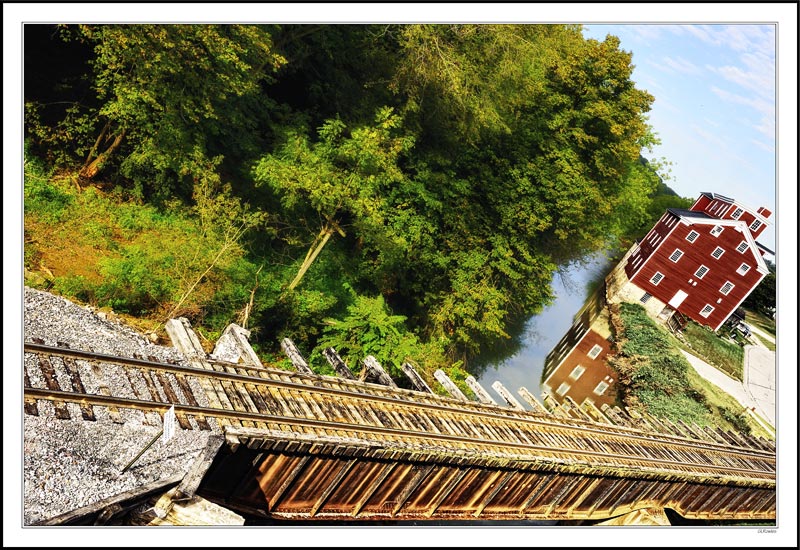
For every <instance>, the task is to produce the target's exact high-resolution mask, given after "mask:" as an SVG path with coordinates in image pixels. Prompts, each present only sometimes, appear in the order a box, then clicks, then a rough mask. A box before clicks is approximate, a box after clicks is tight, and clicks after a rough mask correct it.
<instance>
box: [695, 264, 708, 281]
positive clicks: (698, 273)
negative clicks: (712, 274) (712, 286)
mask: <svg viewBox="0 0 800 550" xmlns="http://www.w3.org/2000/svg"><path fill="white" fill-rule="evenodd" d="M703 270H705V271H703ZM708 272H709V269H708V267H706V266H704V265H703V264H700V267H698V268H697V271H695V272H694V276H695V277H697V278H698V279H702V278H703V277H705V276H706V275H707V274H708Z"/></svg>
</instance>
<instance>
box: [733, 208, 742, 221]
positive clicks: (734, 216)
mask: <svg viewBox="0 0 800 550" xmlns="http://www.w3.org/2000/svg"><path fill="white" fill-rule="evenodd" d="M731 206H733V205H731ZM737 214H738V215H737ZM742 214H744V208H742V207H741V206H737V207H736V209H735V210H734V211H733V213H732V214H731V219H733V220H738V219H739V218H741V217H742Z"/></svg>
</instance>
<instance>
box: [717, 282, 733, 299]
mask: <svg viewBox="0 0 800 550" xmlns="http://www.w3.org/2000/svg"><path fill="white" fill-rule="evenodd" d="M734 286H736V285H734V284H733V283H732V282H730V281H725V284H724V285H722V288H720V289H719V291H720V292H721V293H722V294H724V295H725V296H727V295H728V293H729V292H730V291H731V290H733V287H734Z"/></svg>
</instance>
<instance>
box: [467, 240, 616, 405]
mask: <svg viewBox="0 0 800 550" xmlns="http://www.w3.org/2000/svg"><path fill="white" fill-rule="evenodd" d="M613 264H614V262H612V261H611V260H609V259H608V258H607V257H606V256H605V255H604V254H603V253H597V254H594V255H592V256H590V257H588V258H587V259H586V261H584V262H583V263H575V264H572V265H570V266H569V267H568V268H567V269H566V270H565V272H564V273H563V274H556V275H555V277H554V278H553V283H552V285H553V292H554V293H555V295H556V300H555V302H554V303H553V305H551V306H550V307H548V308H546V309H545V310H543V311H542V312H541V313H540V314H538V315H534V316H532V317H530V318H529V319H528V320H527V321H526V322H525V323H524V325H523V326H521V327H518V334H516V335H515V341H512V342H510V343H509V345H508V346H507V349H506V350H505V353H506V357H505V358H499V359H498V358H494V359H488V360H484V361H482V362H479V364H478V365H476V366H475V368H474V369H472V368H471V369H470V370H471V371H473V372H480V375H475V378H476V379H477V380H478V382H480V384H481V386H483V387H484V388H485V389H486V391H488V392H489V394H490V395H491V396H492V397H493V398H494V399H495V401H497V402H498V403H499V404H504V403H503V401H502V399H501V398H500V397H499V396H498V395H497V393H496V392H495V391H494V390H493V389H492V384H493V383H494V382H495V381H499V382H500V383H501V384H503V386H505V387H506V389H508V390H509V391H510V392H511V393H512V394H513V395H514V397H516V398H517V399H518V400H519V401H520V403H523V404H525V402H524V401H523V400H522V399H521V398H520V397H519V394H517V390H518V389H519V388H520V387H525V388H528V390H529V391H530V392H531V393H533V394H534V395H535V396H537V397H541V378H542V371H543V370H544V360H545V358H546V357H547V354H548V353H550V350H552V349H553V347H554V346H555V345H556V344H557V343H558V341H559V340H560V339H561V338H562V337H563V336H564V334H565V333H566V332H567V330H569V327H570V326H571V325H572V320H573V316H574V315H575V314H576V313H577V312H578V310H580V308H581V307H582V306H583V304H584V302H585V301H586V298H587V297H588V296H589V294H590V293H591V292H592V290H594V288H595V286H594V284H595V283H596V282H597V281H599V280H601V279H602V278H603V277H605V275H606V274H607V273H608V270H609V269H610V268H611V267H612V265H613ZM515 348H516V349H515ZM503 353H504V352H503V350H499V351H498V354H499V355H503Z"/></svg>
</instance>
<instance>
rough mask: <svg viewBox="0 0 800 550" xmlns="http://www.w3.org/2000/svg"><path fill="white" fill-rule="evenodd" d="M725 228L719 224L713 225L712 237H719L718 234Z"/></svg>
mask: <svg viewBox="0 0 800 550" xmlns="http://www.w3.org/2000/svg"><path fill="white" fill-rule="evenodd" d="M723 229H725V228H724V227H722V226H721V225H715V226H714V228H713V229H712V230H711V236H712V237H719V234H720V233H722V230H723Z"/></svg>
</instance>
